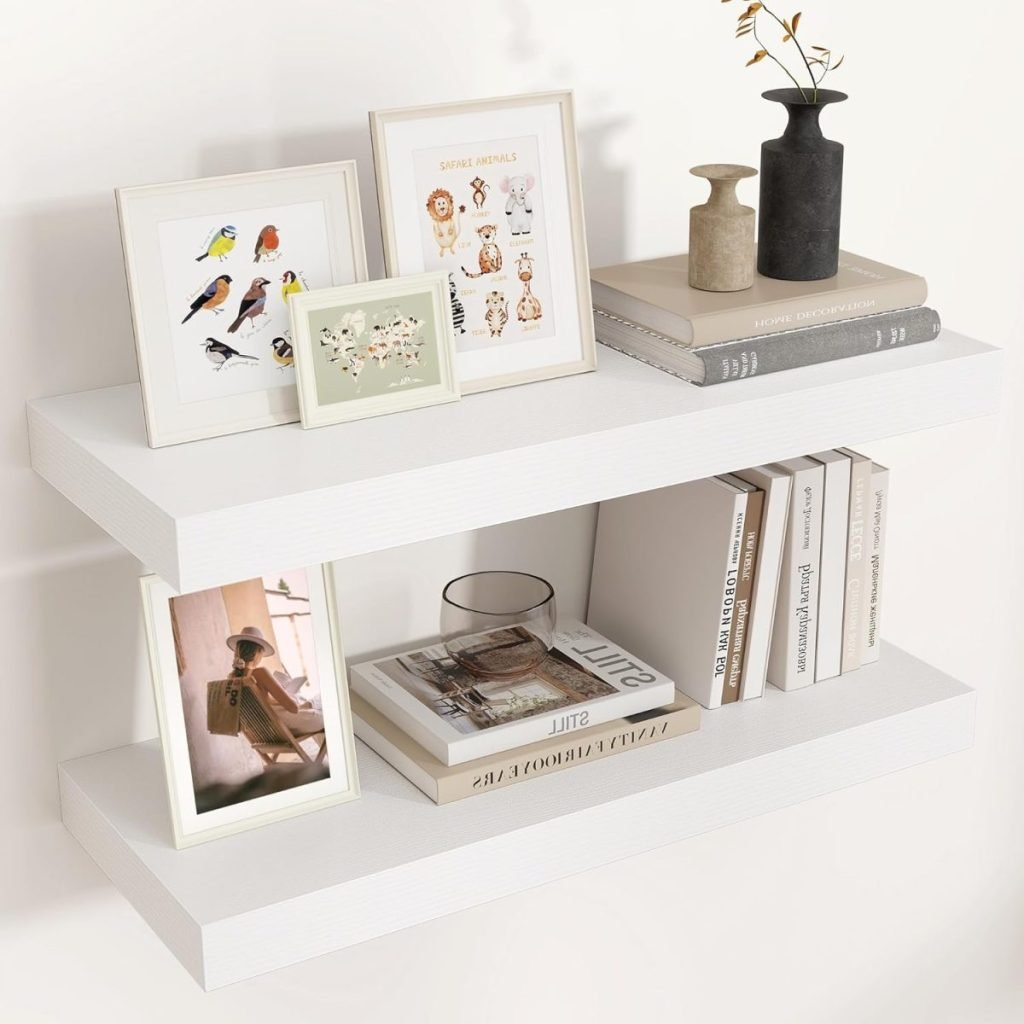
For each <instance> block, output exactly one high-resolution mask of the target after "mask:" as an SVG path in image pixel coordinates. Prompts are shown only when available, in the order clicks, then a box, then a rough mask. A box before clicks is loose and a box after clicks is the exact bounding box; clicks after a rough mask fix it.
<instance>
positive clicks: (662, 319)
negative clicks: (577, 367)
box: [591, 252, 942, 386]
mask: <svg viewBox="0 0 1024 1024" xmlns="http://www.w3.org/2000/svg"><path fill="white" fill-rule="evenodd" d="M591 291H592V295H593V303H594V322H595V327H596V332H597V339H598V341H600V342H601V343H603V344H604V345H607V346H609V347H610V348H614V349H618V350H619V351H621V352H624V353H626V354H627V355H630V356H633V357H634V358H635V359H639V360H641V361H642V362H645V363H649V364H651V365H652V366H655V367H657V368H658V369H660V370H664V371H665V372H667V373H671V374H673V375H674V376H677V377H681V378H683V379H684V380H687V381H689V382H690V383H693V384H697V385H700V386H706V385H711V384H722V383H726V382H728V381H735V380H742V379H744V378H747V377H755V376H763V375H764V374H767V373H775V372H777V371H779V370H788V369H793V368H796V367H800V366H809V365H812V364H814V363H824V362H831V361H833V360H836V359H845V358H847V357H850V356H860V355H867V354H870V353H875V352H881V351H885V350H888V349H893V348H902V347H905V346H907V345H915V344H919V343H921V342H926V341H931V340H933V339H934V338H935V337H937V336H938V334H939V332H940V330H941V326H942V325H941V321H940V319H939V315H938V313H936V312H935V310H934V309H930V308H927V307H926V306H925V305H924V303H925V301H926V299H927V297H928V286H927V284H926V282H925V280H924V278H923V277H920V276H919V275H917V274H911V273H908V272H906V271H903V270H899V269H897V268H896V267H891V266H887V265H886V264H884V263H878V262H876V261H874V260H869V259H865V258H864V257H862V256H856V255H854V254H852V253H848V252H843V253H840V259H839V273H838V274H837V275H836V276H835V277H833V278H829V279H827V280H824V281H777V280H774V279H772V278H768V277H762V276H761V275H755V278H754V285H753V287H752V288H749V289H747V290H745V291H741V292H705V291H700V290H698V289H696V288H691V287H690V286H689V283H688V270H687V257H686V255H685V254H684V255H682V256H668V257H665V258H662V259H653V260H643V261H641V262H636V263H626V264H621V265H619V266H613V267H604V268H600V269H597V270H592V271H591Z"/></svg>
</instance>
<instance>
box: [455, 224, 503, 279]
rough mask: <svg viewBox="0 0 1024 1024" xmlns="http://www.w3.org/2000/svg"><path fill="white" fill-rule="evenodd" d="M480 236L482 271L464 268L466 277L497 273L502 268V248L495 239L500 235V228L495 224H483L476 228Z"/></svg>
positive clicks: (479, 260)
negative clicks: (475, 271)
mask: <svg viewBox="0 0 1024 1024" xmlns="http://www.w3.org/2000/svg"><path fill="white" fill-rule="evenodd" d="M476 233H477V234H478V235H479V236H480V255H479V256H478V257H477V260H478V262H479V264H480V272H479V273H478V274H474V273H473V272H472V271H470V270H467V269H466V268H465V267H463V268H462V272H463V273H464V274H465V275H466V277H483V276H484V274H496V273H497V272H498V271H499V270H501V250H500V249H499V248H498V243H497V242H496V241H495V239H496V238H497V237H498V228H497V227H496V226H495V225H494V224H481V225H480V227H478V228H477V229H476Z"/></svg>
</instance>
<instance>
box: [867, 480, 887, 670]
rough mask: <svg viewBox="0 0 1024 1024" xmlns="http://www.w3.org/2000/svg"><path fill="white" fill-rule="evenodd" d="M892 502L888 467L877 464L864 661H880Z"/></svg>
mask: <svg viewBox="0 0 1024 1024" xmlns="http://www.w3.org/2000/svg"><path fill="white" fill-rule="evenodd" d="M888 505H889V470H887V469H885V468H884V467H883V466H875V467H874V471H873V472H872V474H871V491H870V494H869V496H868V514H869V523H868V531H867V533H868V537H867V567H866V573H865V575H866V577H867V593H866V594H865V599H864V608H865V611H866V626H865V628H864V636H863V640H864V644H863V647H862V648H861V656H860V660H861V664H862V665H869V664H871V663H872V662H875V661H878V655H879V651H880V649H881V644H882V636H881V623H882V579H883V571H884V568H885V527H886V518H887V513H888Z"/></svg>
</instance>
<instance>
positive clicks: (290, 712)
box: [227, 626, 324, 736]
mask: <svg viewBox="0 0 1024 1024" xmlns="http://www.w3.org/2000/svg"><path fill="white" fill-rule="evenodd" d="M227 645H228V647H230V648H231V650H232V651H234V652H235V660H234V664H233V665H232V671H231V675H232V676H233V677H235V678H236V679H241V678H243V677H245V676H248V677H249V678H250V679H252V681H253V682H254V683H255V684H256V685H257V686H258V687H259V688H260V689H261V690H262V691H263V692H264V693H265V694H266V695H267V696H268V697H269V698H270V699H271V700H272V701H273V702H274V703H275V704H276V705H277V708H275V710H276V711H277V716H278V718H280V719H281V721H282V722H284V724H285V725H287V726H288V728H289V729H291V731H292V732H293V733H294V734H295V735H296V736H304V735H307V734H308V733H311V732H319V731H320V730H321V729H323V727H324V716H323V712H321V711H317V710H316V709H315V708H314V707H313V705H312V704H310V703H309V701H303V703H302V704H299V703H297V702H296V700H295V698H294V697H293V696H292V695H291V694H290V693H288V691H287V690H285V689H284V688H283V687H282V686H281V684H280V683H278V681H277V680H276V679H275V678H274V677H273V676H272V675H271V674H270V673H269V672H268V671H267V670H266V669H265V668H263V667H262V665H260V662H261V661H263V659H264V658H265V657H269V656H271V655H273V654H274V647H273V644H271V643H270V641H269V640H267V639H266V637H264V635H263V631H262V630H261V629H260V628H259V626H243V627H242V631H241V632H240V633H234V634H232V635H231V636H229V637H228V639H227Z"/></svg>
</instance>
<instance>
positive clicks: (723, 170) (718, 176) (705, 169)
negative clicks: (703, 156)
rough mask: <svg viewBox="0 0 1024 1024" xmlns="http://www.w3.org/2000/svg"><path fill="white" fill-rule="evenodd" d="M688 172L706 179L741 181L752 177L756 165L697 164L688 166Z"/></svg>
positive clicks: (754, 173) (755, 170)
mask: <svg viewBox="0 0 1024 1024" xmlns="http://www.w3.org/2000/svg"><path fill="white" fill-rule="evenodd" d="M690 173H691V174H693V175H695V176H696V177H698V178H707V179H708V181H742V180H743V179H744V178H753V177H754V176H755V175H756V174H757V168H756V167H748V166H747V165H746V164H698V165H697V166H696V167H691V168H690Z"/></svg>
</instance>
